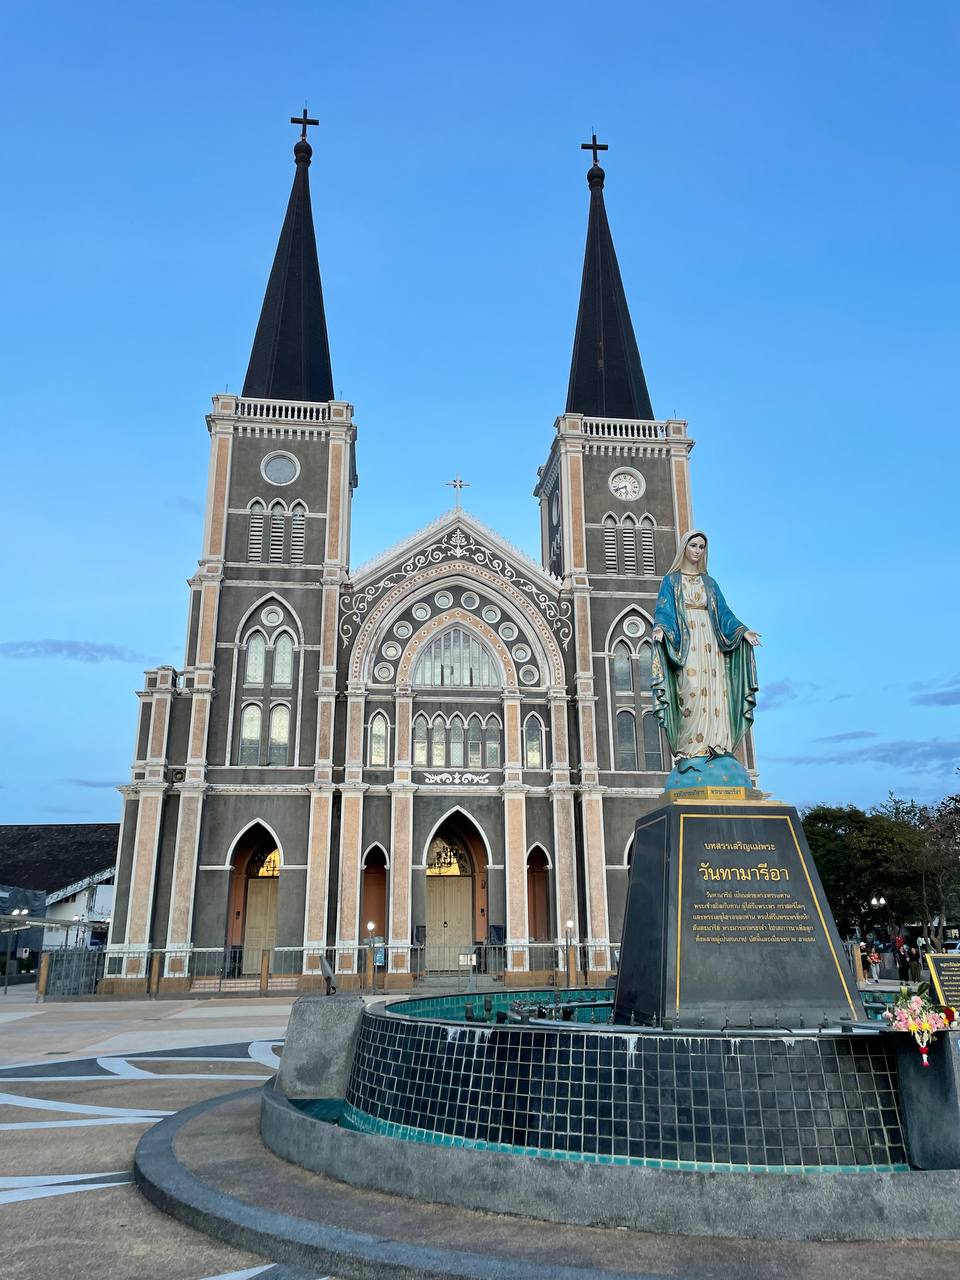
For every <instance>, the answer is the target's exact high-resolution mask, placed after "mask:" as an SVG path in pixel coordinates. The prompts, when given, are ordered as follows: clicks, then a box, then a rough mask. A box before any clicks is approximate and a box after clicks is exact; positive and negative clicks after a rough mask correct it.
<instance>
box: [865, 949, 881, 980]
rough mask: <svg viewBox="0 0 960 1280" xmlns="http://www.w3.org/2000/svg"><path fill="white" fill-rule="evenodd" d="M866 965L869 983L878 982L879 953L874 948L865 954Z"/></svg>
mask: <svg viewBox="0 0 960 1280" xmlns="http://www.w3.org/2000/svg"><path fill="white" fill-rule="evenodd" d="M867 964H868V965H869V966H870V981H871V982H879V981H880V952H879V951H878V950H877V948H876V946H873V947H871V948H870V950H869V952H868V953H867Z"/></svg>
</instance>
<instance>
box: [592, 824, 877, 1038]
mask: <svg viewBox="0 0 960 1280" xmlns="http://www.w3.org/2000/svg"><path fill="white" fill-rule="evenodd" d="M614 1020H615V1021H616V1022H618V1023H623V1022H627V1023H629V1022H634V1023H641V1024H646V1025H651V1026H660V1027H663V1028H665V1029H669V1028H689V1029H691V1030H701V1029H728V1030H735V1029H742V1030H744V1031H749V1030H751V1029H754V1028H757V1029H759V1028H768V1029H774V1028H782V1029H784V1030H793V1031H795V1030H810V1029H812V1028H816V1027H820V1026H834V1027H836V1026H838V1025H839V1026H843V1025H845V1024H855V1023H859V1022H865V1021H866V1017H865V1014H864V1011H863V1006H862V1004H861V1002H860V996H859V993H858V991H857V987H856V984H855V982H854V980H853V976H852V974H851V973H850V972H849V969H848V967H847V964H846V960H845V957H844V953H843V947H842V944H841V942H840V938H839V936H838V934H837V930H836V926H835V925H834V922H833V916H832V915H831V912H830V908H829V905H828V904H827V900H826V897H825V895H824V892H823V887H822V885H821V884H820V878H819V876H818V875H817V870H816V867H815V865H814V862H813V858H812V856H811V853H810V849H809V846H808V845H807V842H806V838H805V836H804V833H803V827H802V826H801V824H800V818H799V815H798V814H797V811H796V809H794V808H791V807H789V806H787V805H778V804H758V803H756V802H751V803H741V804H730V805H723V804H710V803H698V802H689V801H688V802H679V803H672V804H666V805H664V806H663V807H662V808H660V809H656V810H654V811H653V812H652V813H649V814H646V815H644V817H642V818H641V819H640V820H639V821H638V822H637V825H636V832H635V835H634V845H633V859H632V862H631V867H630V884H629V890H628V894H627V907H626V915H625V919H624V926H623V939H622V943H621V948H620V971H619V974H618V978H617V987H616V995H615V1002H614Z"/></svg>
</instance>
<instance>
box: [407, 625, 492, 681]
mask: <svg viewBox="0 0 960 1280" xmlns="http://www.w3.org/2000/svg"><path fill="white" fill-rule="evenodd" d="M413 683H414V684H415V685H421V686H423V685H431V686H434V687H436V686H438V685H442V686H445V687H448V688H460V689H463V688H467V689H470V688H484V689H497V688H499V687H500V685H501V683H502V681H501V677H500V669H499V665H498V663H497V660H496V659H495V658H494V657H493V655H492V654H491V653H490V651H489V650H488V649H487V647H486V646H485V645H483V644H481V643H480V641H479V640H477V639H476V637H475V636H472V635H471V634H470V633H469V632H468V631H465V630H463V628H462V627H453V628H451V629H450V630H449V631H445V632H444V633H443V635H441V636H437V637H436V639H434V640H431V641H430V643H429V644H428V645H427V647H426V648H425V649H424V651H423V652H422V653H421V654H420V657H419V658H418V659H417V663H416V666H415V667H414V672H413Z"/></svg>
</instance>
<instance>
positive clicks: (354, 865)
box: [337, 685, 367, 973]
mask: <svg viewBox="0 0 960 1280" xmlns="http://www.w3.org/2000/svg"><path fill="white" fill-rule="evenodd" d="M365 706H366V695H365V692H364V688H363V686H362V685H348V686H347V734H346V760H345V765H344V780H343V782H342V783H341V785H340V792H341V796H342V805H341V810H340V886H339V888H340V892H339V913H338V924H337V945H338V946H339V947H341V948H345V950H342V951H338V952H337V967H338V971H339V972H341V973H356V971H357V967H358V966H357V952H356V947H357V946H358V945H359V937H358V933H359V930H358V927H357V925H358V920H359V913H360V854H361V849H362V840H363V793H364V792H365V791H366V789H367V788H366V786H365V785H364V783H363V780H362V779H363V717H364V709H365ZM351 948H352V950H351Z"/></svg>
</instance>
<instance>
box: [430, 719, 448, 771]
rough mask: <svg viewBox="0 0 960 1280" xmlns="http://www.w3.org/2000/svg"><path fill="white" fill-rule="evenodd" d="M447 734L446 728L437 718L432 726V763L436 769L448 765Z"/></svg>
mask: <svg viewBox="0 0 960 1280" xmlns="http://www.w3.org/2000/svg"><path fill="white" fill-rule="evenodd" d="M446 754H447V734H446V726H445V725H444V723H443V720H442V719H441V718H440V716H437V717H436V719H435V720H434V722H433V724H432V725H431V726H430V763H431V765H433V767H434V768H437V767H438V766H442V765H444V764H446V762H447V761H446Z"/></svg>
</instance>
